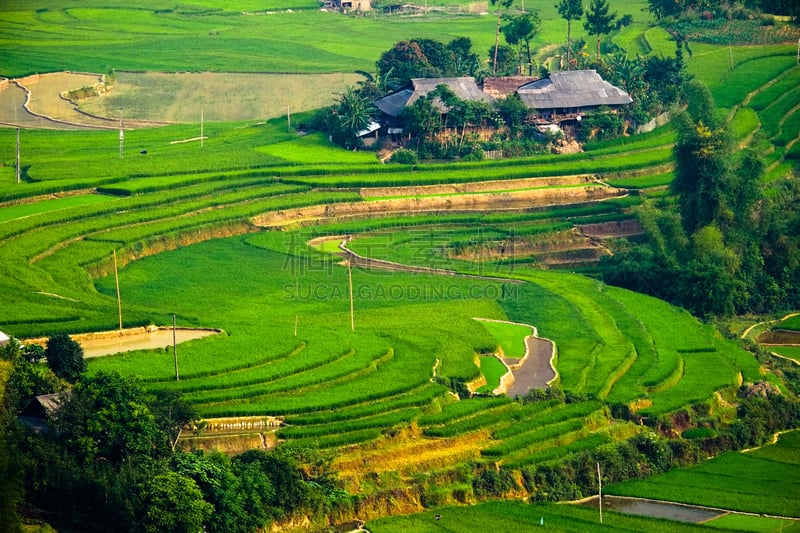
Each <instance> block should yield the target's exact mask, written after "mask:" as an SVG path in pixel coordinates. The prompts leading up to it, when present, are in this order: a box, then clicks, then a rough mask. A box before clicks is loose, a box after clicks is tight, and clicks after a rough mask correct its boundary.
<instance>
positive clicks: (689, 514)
mask: <svg viewBox="0 0 800 533" xmlns="http://www.w3.org/2000/svg"><path fill="white" fill-rule="evenodd" d="M581 505H585V506H588V507H594V508H598V507H599V505H598V498H597V497H596V496H595V497H593V498H590V499H588V500H586V501H583V502H581ZM603 510H604V511H608V510H610V511H616V512H618V513H624V514H632V515H639V516H648V517H651V518H663V519H666V520H676V521H678V522H691V523H695V524H699V523H701V522H706V521H708V520H712V519H714V518H718V517H720V516H722V515H724V514H727V511H723V510H719V509H711V508H708V507H697V506H695V505H686V504H682V503H672V502H662V501H658V500H647V499H640V498H626V497H622V496H603Z"/></svg>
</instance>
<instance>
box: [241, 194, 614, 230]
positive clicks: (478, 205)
mask: <svg viewBox="0 0 800 533" xmlns="http://www.w3.org/2000/svg"><path fill="white" fill-rule="evenodd" d="M394 189H395V190H396V191H399V190H404V191H406V190H407V188H405V187H397V188H394ZM411 189H416V187H412V188H411ZM625 194H626V191H624V190H621V189H615V188H612V187H607V186H603V185H597V184H592V185H582V186H581V185H578V186H563V187H562V186H559V187H542V188H537V189H526V190H505V191H496V192H490V193H474V194H473V193H469V194H456V195H446V196H419V197H410V198H409V197H402V198H389V199H382V200H375V201H369V202H342V203H336V204H323V205H314V206H309V207H301V208H296V209H286V210H281V211H273V212H269V213H265V214H263V215H258V216H256V217H253V218H252V219H251V220H252V222H253V224H255V225H256V226H260V227H266V228H276V229H279V228H285V227H291V226H302V225H309V224H318V223H324V222H331V221H334V220H338V219H345V220H346V219H360V218H379V217H385V216H391V215H404V214H420V213H429V214H435V213H458V212H471V211H514V210H517V211H523V210H526V209H531V208H537V207H547V206H553V205H569V204H577V203H585V202H592V201H599V200H604V199H608V198H618V197H621V196H624V195H625ZM408 195H410V196H413V192H411V191H408Z"/></svg>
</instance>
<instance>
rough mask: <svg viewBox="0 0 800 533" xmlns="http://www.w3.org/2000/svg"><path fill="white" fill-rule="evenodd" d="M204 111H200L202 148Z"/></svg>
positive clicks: (201, 145) (201, 143)
mask: <svg viewBox="0 0 800 533" xmlns="http://www.w3.org/2000/svg"><path fill="white" fill-rule="evenodd" d="M203 122H204V120H203V112H202V111H200V148H202V147H203Z"/></svg>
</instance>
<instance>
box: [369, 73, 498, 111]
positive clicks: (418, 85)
mask: <svg viewBox="0 0 800 533" xmlns="http://www.w3.org/2000/svg"><path fill="white" fill-rule="evenodd" d="M439 85H446V86H447V87H449V88H450V90H451V91H453V92H454V93H455V95H456V96H457V97H458V98H459V99H460V100H466V101H483V102H489V103H490V102H493V101H494V98H492V97H491V96H489V95H488V94H486V93H484V92H483V91H482V90H481V89H480V87H478V84H477V83H475V78H473V77H471V76H465V77H461V78H414V79H412V80H411V88H409V89H403V90H402V91H398V92H396V93H392V94H390V95H388V96H384V97H383V98H381V99H380V100H378V101H376V102H375V106H376V107H377V108H378V109H380V110H381V111H383V112H384V113H386V114H387V115H390V116H392V117H397V116H400V114H401V113H402V112H403V109H404V108H405V107H407V106H409V105H411V104H413V103H414V102H415V101H417V100H419V99H420V98H423V97H425V96H426V95H427V94H428V93H430V92H432V91H433V90H435V89H436V87H438V86H439ZM434 105H435V106H437V107H438V108H439V109H440V110H442V112H447V109H445V106H444V105H443V104H442V103H441V102H439V101H438V100H435V101H434Z"/></svg>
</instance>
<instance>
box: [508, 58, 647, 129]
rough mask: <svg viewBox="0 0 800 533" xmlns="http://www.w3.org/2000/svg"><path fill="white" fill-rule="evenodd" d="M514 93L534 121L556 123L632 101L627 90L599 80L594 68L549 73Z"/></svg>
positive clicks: (601, 79)
mask: <svg viewBox="0 0 800 533" xmlns="http://www.w3.org/2000/svg"><path fill="white" fill-rule="evenodd" d="M517 94H518V95H519V97H520V99H521V100H522V102H523V103H524V104H525V105H526V106H527V107H528V108H529V109H531V110H532V112H533V115H534V122H535V123H537V124H555V125H559V126H560V125H562V124H563V123H565V122H572V121H580V120H581V117H582V115H583V114H585V113H587V112H589V111H593V110H596V109H598V108H601V107H603V108H608V109H610V110H617V109H619V108H620V107H621V106H624V105H628V104H630V103H631V102H632V101H633V100H632V99H631V97H630V96H629V95H628V93H626V92H625V91H623V90H622V89H620V88H618V87H615V86H613V85H611V84H610V83H608V82H607V81H605V80H603V78H601V77H600V75H599V74H598V73H597V72H596V71H594V70H568V71H564V72H553V73H551V74H550V76H549V77H547V78H543V79H541V80H537V81H533V82H530V83H527V84H525V85H523V86H522V87H520V88H519V89H517Z"/></svg>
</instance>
